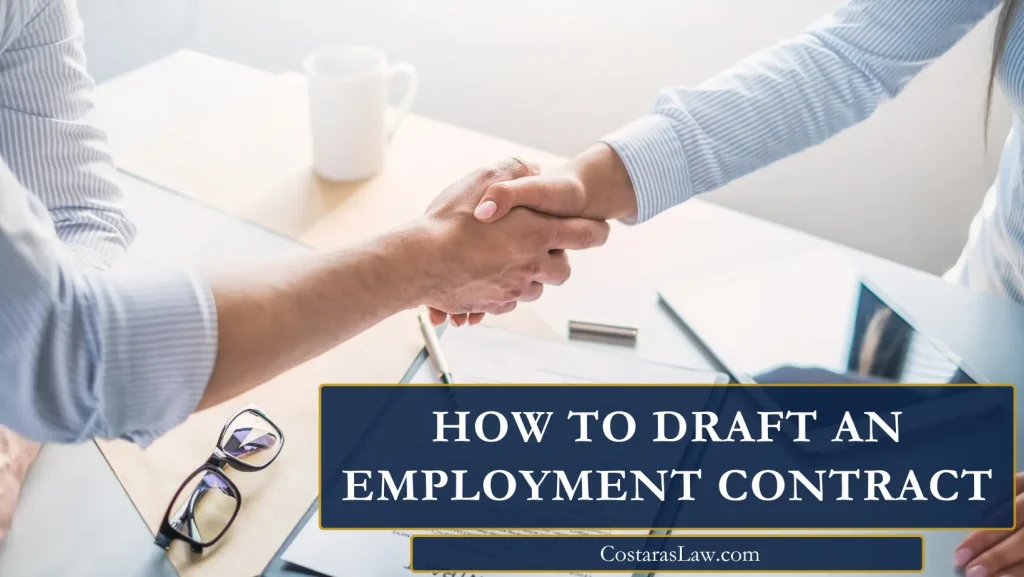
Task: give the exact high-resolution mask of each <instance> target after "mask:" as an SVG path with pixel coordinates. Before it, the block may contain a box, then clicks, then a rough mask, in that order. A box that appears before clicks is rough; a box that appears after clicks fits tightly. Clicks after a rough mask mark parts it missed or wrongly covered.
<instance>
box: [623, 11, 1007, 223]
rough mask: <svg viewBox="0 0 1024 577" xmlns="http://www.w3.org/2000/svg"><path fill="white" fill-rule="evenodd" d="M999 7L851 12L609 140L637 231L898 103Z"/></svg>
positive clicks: (659, 106)
mask: <svg viewBox="0 0 1024 577" xmlns="http://www.w3.org/2000/svg"><path fill="white" fill-rule="evenodd" d="M997 5H998V1H997V0H851V1H850V2H848V3H847V4H845V5H844V6H842V7H841V8H839V9H838V10H837V11H836V12H834V13H833V14H832V15H830V16H828V17H826V18H822V19H820V20H819V21H817V22H815V23H813V24H812V25H811V26H810V27H809V28H808V29H807V30H806V31H805V32H804V33H802V34H801V35H799V36H797V37H796V38H793V39H791V40H788V41H785V42H782V43H780V44H778V45H776V46H773V47H771V48H768V49H765V50H763V51H762V52H760V53H758V54H756V55H754V56H752V57H750V58H748V59H747V60H745V61H743V62H741V63H740V64H738V65H736V66H735V67H733V68H732V69H730V70H727V71H725V72H723V73H721V74H719V75H717V76H715V77H713V78H711V79H710V80H708V81H707V82H705V83H703V84H701V85H699V86H697V87H696V88H683V87H676V88H669V89H666V90H664V91H662V92H661V94H660V95H659V96H658V98H657V99H656V101H655V105H654V108H653V110H652V111H651V113H650V114H649V115H647V116H645V117H642V118H640V119H639V120H637V121H635V122H632V123H630V124H628V125H626V126H625V127H623V128H622V129H620V130H618V131H616V132H614V133H612V134H610V135H608V136H606V137H605V138H604V139H603V142H605V143H607V144H608V145H609V146H611V147H612V148H613V149H614V150H615V151H616V152H617V153H618V155H619V156H620V157H621V158H622V160H623V162H624V163H625V165H626V168H627V170H628V171H629V175H630V178H631V180H632V182H633V187H634V189H635V190H636V194H637V204H638V214H637V218H636V219H635V220H634V222H642V221H644V220H647V219H650V218H651V217H653V216H655V215H657V214H658V213H660V212H662V211H664V210H666V209H668V208H671V207H672V206H675V205H676V204H679V203H681V202H683V201H685V200H687V199H689V198H690V197H692V196H693V195H696V194H700V193H702V192H708V191H711V190H714V189H716V188H719V187H721V186H723V185H725V184H727V183H728V182H730V181H732V180H734V179H737V178H739V177H741V176H744V175H746V174H748V173H750V172H753V171H755V170H757V169H759V168H761V167H764V166H766V165H768V164H770V163H772V162H774V161H776V160H779V159H781V158H783V157H786V156H788V155H790V154H794V153H796V152H799V151H801V150H803V149H805V148H808V147H810V146H813V145H816V144H819V143H821V142H823V141H825V140H826V139H828V138H829V137H831V136H833V135H835V134H837V133H839V132H840V131H842V130H844V129H846V128H848V127H850V126H852V125H854V124H856V123H858V122H860V121H862V120H864V119H866V118H867V117H868V116H870V115H871V114H872V113H873V112H874V111H875V109H876V108H877V106H878V105H879V104H880V103H881V102H882V101H883V100H884V99H886V98H893V97H895V96H897V95H898V94H899V93H900V92H901V91H902V90H903V89H904V88H905V87H906V85H907V83H908V82H909V81H910V80H911V79H913V78H914V76H915V75H916V74H917V73H918V72H920V71H921V70H922V69H923V68H924V67H925V66H927V65H928V64H929V63H931V62H932V61H934V60H935V59H936V58H938V57H939V56H941V55H942V54H944V53H945V52H946V51H947V50H949V48H951V47H952V46H953V45H954V44H956V42H957V41H959V40H960V39H961V38H962V37H963V36H964V35H965V34H966V33H967V32H968V31H970V30H971V29H972V28H973V27H974V26H975V25H977V24H978V22H980V21H981V20H982V19H983V18H984V17H985V16H986V15H987V14H989V13H990V12H992V10H994V9H995V8H996V7H997Z"/></svg>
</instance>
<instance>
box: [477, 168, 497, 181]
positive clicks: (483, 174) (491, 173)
mask: <svg viewBox="0 0 1024 577" xmlns="http://www.w3.org/2000/svg"><path fill="white" fill-rule="evenodd" d="M501 176H502V175H501V168H499V167H497V166H488V167H486V168H484V169H483V170H481V171H480V180H483V181H485V182H494V181H495V180H500V179H501Z"/></svg>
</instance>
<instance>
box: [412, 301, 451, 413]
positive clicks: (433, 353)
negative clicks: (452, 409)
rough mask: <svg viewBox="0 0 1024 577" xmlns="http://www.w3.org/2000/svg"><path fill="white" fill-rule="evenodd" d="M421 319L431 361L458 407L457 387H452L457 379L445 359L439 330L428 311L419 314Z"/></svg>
mask: <svg viewBox="0 0 1024 577" xmlns="http://www.w3.org/2000/svg"><path fill="white" fill-rule="evenodd" d="M419 321H420V332H421V333H423V342H424V344H425V345H426V347H427V355H428V356H429V357H430V362H431V363H432V364H433V365H434V368H435V369H436V370H437V378H438V380H440V381H441V383H442V384H444V385H445V390H446V391H448V397H449V398H450V399H451V400H452V404H453V405H455V406H456V408H457V407H458V403H456V402H455V389H454V388H452V387H451V385H453V384H454V383H455V381H454V380H453V379H452V372H451V370H450V369H449V368H448V361H447V360H445V358H444V354H443V353H442V352H441V341H440V340H439V339H438V338H437V331H435V330H434V327H433V325H431V324H430V320H429V319H428V318H427V315H426V313H421V314H420V315H419Z"/></svg>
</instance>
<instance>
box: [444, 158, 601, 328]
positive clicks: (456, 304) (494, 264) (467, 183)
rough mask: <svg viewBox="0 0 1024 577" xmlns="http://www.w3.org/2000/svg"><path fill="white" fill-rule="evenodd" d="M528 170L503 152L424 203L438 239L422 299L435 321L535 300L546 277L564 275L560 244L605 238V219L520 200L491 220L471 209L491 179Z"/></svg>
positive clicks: (558, 280) (555, 279)
mask: <svg viewBox="0 0 1024 577" xmlns="http://www.w3.org/2000/svg"><path fill="white" fill-rule="evenodd" d="M532 174H535V172H534V171H533V170H532V169H531V168H530V167H528V166H527V165H526V164H525V163H524V162H522V161H519V160H517V159H509V160H506V161H503V162H500V163H498V164H496V165H493V166H491V167H488V168H486V169H483V170H479V171H476V172H474V173H472V174H470V175H468V176H466V177H465V178H463V179H462V180H460V181H458V182H456V183H455V184H453V185H452V186H450V187H448V188H447V189H446V190H445V191H444V192H442V193H441V195H440V196H438V198H437V199H435V200H434V202H433V203H431V205H430V206H429V207H428V208H427V213H426V215H425V217H426V222H427V223H428V227H429V228H430V230H431V231H432V233H431V237H432V238H433V240H434V242H435V243H436V245H437V247H438V249H437V253H436V255H435V257H434V258H433V259H432V261H431V262H434V263H436V266H437V267H438V268H437V272H438V275H437V288H436V289H435V290H434V291H432V293H431V296H430V297H429V299H428V300H427V302H426V303H425V304H427V305H428V306H430V307H431V308H432V309H434V311H435V312H432V317H433V320H434V321H435V322H437V321H438V316H440V315H444V314H445V313H447V314H453V315H469V314H474V318H479V317H480V316H481V315H480V314H479V313H492V314H501V313H505V312H508V311H511V310H512V309H514V308H515V306H516V303H517V302H518V301H533V300H536V299H537V298H539V297H540V295H541V292H543V290H544V285H545V284H554V285H558V284H562V283H563V282H565V280H566V279H568V278H569V260H568V257H567V256H566V254H565V252H564V249H586V248H591V247H596V246H600V245H602V244H604V242H605V240H606V239H607V237H608V224H607V223H605V222H602V221H597V220H590V219H583V218H558V217H554V216H550V215H547V214H539V213H537V212H534V211H530V210H527V209H524V208H516V209H513V210H511V211H505V215H504V218H502V219H501V221H500V222H495V223H483V222H480V220H479V219H477V218H476V217H475V216H474V210H475V209H476V207H477V205H478V204H479V203H480V199H481V198H482V197H483V195H484V193H485V192H486V191H487V190H488V188H489V187H490V186H491V185H493V184H495V183H498V182H503V181H508V180H512V179H516V178H523V177H527V176H530V175H532ZM439 311H443V312H439ZM443 320H444V318H443V316H442V317H441V318H440V321H441V322H443Z"/></svg>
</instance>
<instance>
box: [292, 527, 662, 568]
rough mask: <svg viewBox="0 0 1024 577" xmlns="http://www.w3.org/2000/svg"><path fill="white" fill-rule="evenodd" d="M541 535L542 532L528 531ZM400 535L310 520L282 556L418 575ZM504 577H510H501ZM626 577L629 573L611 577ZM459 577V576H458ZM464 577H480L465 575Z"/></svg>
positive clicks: (302, 562) (405, 537)
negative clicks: (341, 528) (334, 527)
mask: <svg viewBox="0 0 1024 577" xmlns="http://www.w3.org/2000/svg"><path fill="white" fill-rule="evenodd" d="M451 533H454V531H419V532H417V533H416V534H418V535H426V534H451ZM460 533H463V534H482V533H491V534H502V533H504V534H509V535H511V534H519V533H526V532H525V531H462V532H460ZM530 533H531V534H543V533H545V532H544V531H530ZM580 533H582V534H600V533H606V531H581V532H580ZM615 533H616V534H618V535H644V534H646V533H647V531H616V532H615ZM410 535H412V533H406V532H401V531H323V530H321V529H320V527H318V526H317V516H316V515H314V516H312V517H310V518H309V521H308V522H307V523H306V526H305V527H303V528H302V532H300V533H299V535H298V536H297V537H296V538H295V541H293V542H292V545H291V546H290V547H289V548H288V550H287V551H285V552H284V555H283V558H284V560H285V561H287V562H288V563H293V564H295V565H299V566H301V567H305V568H306V569H309V570H311V571H316V572H318V573H323V574H324V575H330V576H331V577H343V576H344V577H348V576H353V577H411V576H412V575H419V573H413V572H411V571H410V570H409V536H410ZM503 575H509V574H507V573H503ZM558 575H561V576H563V577H564V575H565V574H564V573H560V574H550V576H548V574H539V573H526V574H523V575H522V576H519V575H512V576H511V577H538V576H542V577H556V576H558ZM572 575H577V576H578V577H591V576H590V575H588V574H586V573H572ZM612 575H622V576H629V575H631V573H618V574H616V573H612ZM460 577H461V574H460ZM465 577H482V576H481V575H479V574H469V573H467V574H466V575H465Z"/></svg>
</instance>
